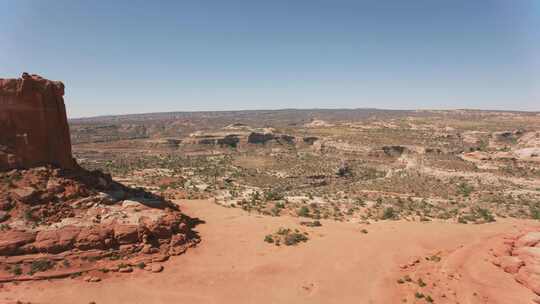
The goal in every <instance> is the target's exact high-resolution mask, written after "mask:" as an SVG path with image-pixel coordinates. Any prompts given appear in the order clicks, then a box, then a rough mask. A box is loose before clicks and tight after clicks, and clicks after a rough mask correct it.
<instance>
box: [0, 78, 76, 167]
mask: <svg viewBox="0 0 540 304" xmlns="http://www.w3.org/2000/svg"><path fill="white" fill-rule="evenodd" d="M63 96H64V84H63V83H62V82H59V81H50V80H46V79H44V78H42V77H40V76H38V75H29V74H27V73H23V75H22V77H21V78H18V79H0V170H7V169H13V168H29V167H34V166H38V165H44V164H52V165H56V166H59V167H61V168H74V167H75V166H76V164H75V161H74V160H73V157H72V155H71V141H70V135H69V126H68V123H67V116H66V108H65V105H64V98H63Z"/></svg>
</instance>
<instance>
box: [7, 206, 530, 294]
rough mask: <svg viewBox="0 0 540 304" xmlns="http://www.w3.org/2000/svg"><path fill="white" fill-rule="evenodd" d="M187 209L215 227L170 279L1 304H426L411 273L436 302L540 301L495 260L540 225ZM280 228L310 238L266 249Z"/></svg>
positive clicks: (156, 276) (175, 265) (66, 288)
mask: <svg viewBox="0 0 540 304" xmlns="http://www.w3.org/2000/svg"><path fill="white" fill-rule="evenodd" d="M180 205H181V208H182V211H183V212H185V213H186V214H188V215H189V216H191V217H197V218H199V219H201V220H203V221H205V222H206V223H203V224H200V225H199V226H197V227H196V228H195V229H196V230H197V231H198V232H199V234H200V236H201V238H202V242H201V243H200V244H199V245H198V247H196V248H193V249H191V250H189V251H188V252H187V253H186V254H184V255H181V256H177V257H172V258H171V259H170V260H169V261H168V262H166V263H164V266H165V269H164V271H163V272H161V273H150V272H146V271H143V270H135V271H134V272H133V273H130V274H117V273H114V274H110V276H109V277H107V278H105V279H104V280H102V281H101V282H95V283H90V282H85V281H84V280H83V279H82V278H81V277H79V278H75V279H63V280H55V281H41V282H25V283H20V284H18V285H14V284H4V285H3V287H1V288H0V303H9V302H11V301H17V300H20V301H31V302H32V303H38V304H40V303H55V304H62V303H69V304H73V303H84V304H88V303H91V302H92V301H94V302H95V303H96V304H105V303H111V304H113V303H115V304H116V303H130V304H132V303H145V304H147V303H235V304H237V303H401V302H402V301H403V299H407V302H406V303H427V301H426V299H425V298H423V299H416V298H415V296H414V293H415V292H416V291H417V290H418V288H420V287H418V286H416V285H413V284H412V283H405V284H398V283H397V282H396V281H397V280H398V279H399V278H401V277H403V276H404V275H405V274H409V275H410V276H411V277H413V278H414V279H416V278H415V277H414V276H416V275H422V279H423V280H424V281H425V282H426V283H427V284H428V285H427V286H426V287H425V288H426V289H425V291H426V294H429V295H430V296H431V297H432V298H433V299H434V303H456V302H457V303H533V302H532V300H533V299H534V298H536V296H535V295H534V294H533V293H532V292H531V291H530V290H529V289H527V288H525V287H523V286H522V285H520V284H519V283H517V282H516V281H515V280H514V279H513V277H512V276H511V275H509V274H507V273H505V272H503V271H502V270H500V269H499V268H497V267H496V266H494V265H493V264H492V263H491V261H490V259H489V257H490V256H489V249H490V244H491V241H492V240H494V239H498V238H501V237H503V236H504V235H507V234H512V233H517V232H518V231H520V230H521V229H523V228H525V227H529V226H531V225H538V224H534V222H532V221H498V222H496V223H491V224H484V225H462V224H448V223H409V222H402V221H394V222H393V221H385V222H380V223H376V224H372V225H360V224H352V223H340V222H333V221H322V224H323V226H322V227H318V228H305V227H302V226H300V225H299V222H300V219H298V218H291V217H268V216H259V215H254V214H251V215H250V214H248V213H246V212H245V211H242V210H239V209H231V208H224V207H221V206H218V205H215V204H213V203H211V202H209V201H182V202H181V203H180ZM279 227H288V228H301V229H304V230H307V231H308V232H309V238H310V240H309V241H308V242H307V243H301V244H299V245H298V246H291V247H287V246H280V247H277V246H274V245H272V244H268V243H265V242H264V241H263V239H264V236H265V235H267V234H270V233H273V232H275V231H276V230H277V229H278V228H279ZM362 229H366V230H367V231H368V233H367V234H366V233H362V232H361V230H362ZM439 252H441V254H440V256H441V260H440V261H439V262H437V263H433V264H426V265H424V264H420V265H418V266H414V267H417V269H416V268H414V267H410V268H407V269H402V268H401V267H400V266H403V265H404V264H407V263H410V262H411V260H414V259H415V258H416V257H420V260H422V263H425V262H424V257H426V256H430V255H432V254H434V253H439ZM433 283H436V284H435V285H433ZM422 290H424V289H422Z"/></svg>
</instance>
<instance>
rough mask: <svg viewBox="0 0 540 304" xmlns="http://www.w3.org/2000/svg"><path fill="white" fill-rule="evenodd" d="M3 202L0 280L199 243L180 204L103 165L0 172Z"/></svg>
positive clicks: (134, 260)
mask: <svg viewBox="0 0 540 304" xmlns="http://www.w3.org/2000/svg"><path fill="white" fill-rule="evenodd" d="M0 203H2V209H3V210H4V211H2V212H3V213H4V214H5V215H6V219H5V220H4V221H3V222H2V223H1V224H0V283H2V282H9V281H21V280H29V279H32V280H35V279H47V278H53V277H55V276H57V274H58V271H61V273H62V275H69V274H73V273H79V272H87V271H91V270H95V269H103V268H107V267H112V266H114V265H116V264H117V263H119V262H121V263H123V264H129V265H139V264H140V263H141V261H143V260H144V263H145V264H146V265H149V264H150V263H152V261H153V260H155V259H157V260H160V261H163V260H164V259H167V258H168V257H169V256H171V255H178V254H181V253H183V252H184V251H185V250H186V249H187V248H189V247H191V246H194V245H195V244H197V242H198V238H197V237H196V235H195V234H194V232H193V231H192V230H191V228H192V227H193V225H194V222H193V220H192V219H190V218H189V217H187V216H185V215H184V214H182V213H181V212H180V210H178V207H177V206H176V205H174V204H172V203H171V202H169V201H167V200H165V199H163V198H162V197H160V196H159V195H156V194H152V193H149V192H146V191H144V190H142V189H133V188H128V187H126V186H124V185H122V184H120V183H117V182H114V181H113V180H112V179H111V177H110V176H109V175H107V174H103V173H101V172H99V171H86V170H83V169H77V170H61V169H59V168H53V167H35V168H31V169H23V170H10V171H8V172H0ZM97 260H100V261H99V265H98V264H96V261H97ZM117 260H119V261H118V262H117ZM38 266H39V267H38ZM139 266H140V265H139ZM36 267H37V268H36ZM41 267H43V268H41ZM37 272H39V273H37Z"/></svg>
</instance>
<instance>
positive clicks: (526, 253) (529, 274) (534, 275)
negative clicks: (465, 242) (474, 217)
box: [493, 231, 540, 295]
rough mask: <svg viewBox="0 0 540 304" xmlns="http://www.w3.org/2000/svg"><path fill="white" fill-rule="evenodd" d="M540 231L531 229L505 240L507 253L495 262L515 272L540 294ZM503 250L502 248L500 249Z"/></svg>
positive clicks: (515, 275) (517, 276) (516, 276)
mask: <svg viewBox="0 0 540 304" xmlns="http://www.w3.org/2000/svg"><path fill="white" fill-rule="evenodd" d="M539 244H540V232H537V231H529V232H526V233H524V234H521V235H519V236H517V237H515V238H510V239H508V240H506V241H505V242H504V247H506V249H505V250H502V252H505V253H506V254H503V255H500V256H499V255H498V254H497V257H496V259H495V260H494V261H493V263H494V264H495V265H497V266H499V267H501V268H502V269H503V270H504V271H505V272H508V273H511V274H514V278H515V280H516V281H518V282H519V283H521V284H523V285H524V286H526V287H527V288H529V289H531V290H532V291H533V292H535V293H536V294H537V295H540V247H538V246H539ZM498 251H501V250H498ZM494 255H496V254H494Z"/></svg>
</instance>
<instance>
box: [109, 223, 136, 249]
mask: <svg viewBox="0 0 540 304" xmlns="http://www.w3.org/2000/svg"><path fill="white" fill-rule="evenodd" d="M114 239H115V240H116V242H117V243H118V244H120V245H125V244H134V243H137V242H138V241H139V231H138V226H137V225H121V224H118V225H115V226H114Z"/></svg>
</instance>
